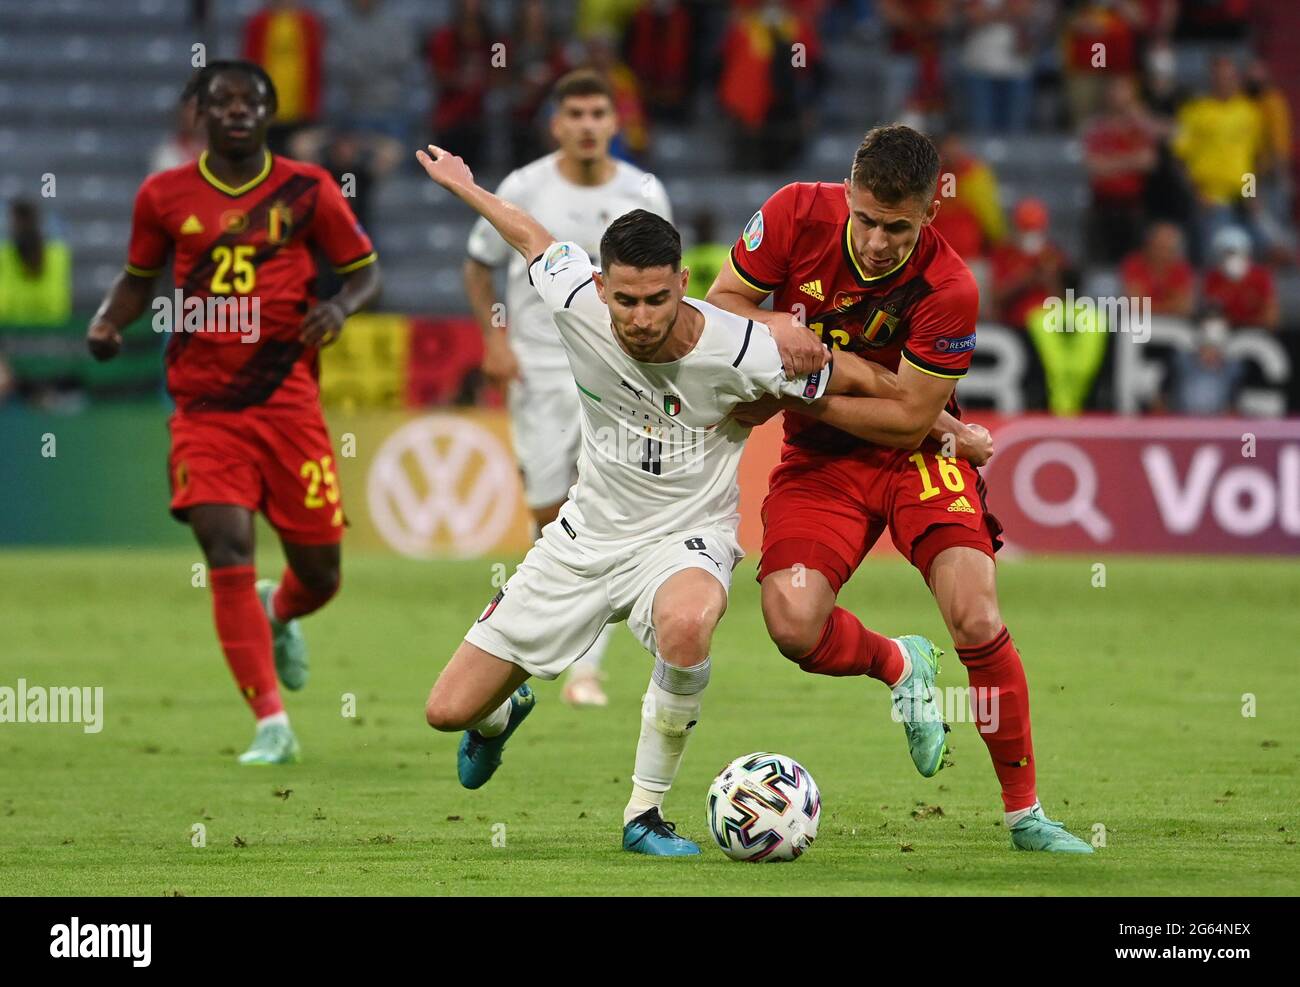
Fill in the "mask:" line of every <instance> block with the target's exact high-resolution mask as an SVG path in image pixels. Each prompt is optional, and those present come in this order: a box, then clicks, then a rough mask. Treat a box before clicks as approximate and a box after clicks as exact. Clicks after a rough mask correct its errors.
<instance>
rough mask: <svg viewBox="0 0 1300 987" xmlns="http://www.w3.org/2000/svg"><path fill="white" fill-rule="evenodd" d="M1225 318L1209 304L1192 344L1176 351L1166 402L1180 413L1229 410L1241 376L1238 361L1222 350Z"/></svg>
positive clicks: (1234, 399) (1208, 413)
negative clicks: (1185, 348) (1191, 347)
mask: <svg viewBox="0 0 1300 987" xmlns="http://www.w3.org/2000/svg"><path fill="white" fill-rule="evenodd" d="M1228 333H1229V329H1228V320H1227V319H1226V318H1224V316H1223V313H1222V312H1219V311H1218V310H1217V309H1215V308H1214V307H1210V308H1209V309H1208V310H1207V311H1206V312H1205V314H1204V315H1203V317H1202V318H1201V322H1200V325H1199V326H1198V327H1197V330H1196V336H1197V339H1196V342H1195V347H1194V348H1193V349H1191V350H1183V349H1180V350H1176V351H1175V352H1174V355H1173V363H1172V366H1171V367H1170V371H1171V372H1170V375H1169V385H1168V394H1169V398H1168V404H1169V407H1170V410H1172V411H1175V412H1178V413H1179V414H1183V415H1223V414H1227V413H1229V412H1231V411H1232V408H1233V405H1234V403H1235V402H1236V397H1237V392H1238V389H1239V388H1240V386H1241V381H1242V378H1243V376H1244V375H1245V366H1244V364H1243V363H1242V361H1241V360H1230V359H1228V357H1227V355H1226V353H1225V352H1224V347H1225V346H1226V344H1227V342H1228Z"/></svg>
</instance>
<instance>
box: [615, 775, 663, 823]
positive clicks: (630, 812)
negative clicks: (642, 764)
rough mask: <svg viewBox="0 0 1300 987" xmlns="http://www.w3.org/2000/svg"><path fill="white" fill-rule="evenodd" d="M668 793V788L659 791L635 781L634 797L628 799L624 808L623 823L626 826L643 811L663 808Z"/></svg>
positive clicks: (633, 785)
mask: <svg viewBox="0 0 1300 987" xmlns="http://www.w3.org/2000/svg"><path fill="white" fill-rule="evenodd" d="M667 794H668V791H667V789H665V790H664V791H662V792H657V791H654V790H652V789H649V788H642V787H641V786H640V785H638V784H636V782H633V783H632V797H631V798H630V799H628V802H627V808H625V809H624V810H623V825H625V826H626V825H627V824H628V823H630V822H631V821H632V820H633V819H635V818H636V817H637V816H639V815H641V813H643V812H647V811H649V810H650V809H659V808H662V807H663V804H664V796H665V795H667Z"/></svg>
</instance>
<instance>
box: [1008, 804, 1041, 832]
mask: <svg viewBox="0 0 1300 987" xmlns="http://www.w3.org/2000/svg"><path fill="white" fill-rule="evenodd" d="M1041 808H1042V806H1041V805H1039V804H1038V803H1037V802H1035V803H1034V804H1033V805H1031V806H1030V807H1029V808H1028V809H1017V810H1016V811H1015V812H1007V813H1004V815H1003V820H1004V821H1005V822H1006V824H1007V828H1008V829H1009V828H1011V827H1012V826H1014V825H1015V824H1016V823H1018V822H1020V820H1021V819H1024V818H1025V817H1026V816H1028V815H1029V814H1030V813H1031V812H1033V811H1034V810H1035V809H1041Z"/></svg>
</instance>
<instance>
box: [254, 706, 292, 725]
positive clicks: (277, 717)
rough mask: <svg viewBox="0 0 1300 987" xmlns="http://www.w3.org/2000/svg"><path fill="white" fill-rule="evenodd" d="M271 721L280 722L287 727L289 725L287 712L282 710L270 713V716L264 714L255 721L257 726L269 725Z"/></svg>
mask: <svg viewBox="0 0 1300 987" xmlns="http://www.w3.org/2000/svg"><path fill="white" fill-rule="evenodd" d="M272 723H277V724H280V725H281V726H286V727H287V726H288V725H289V714H288V713H286V712H285V711H284V710H280V712H278V713H272V714H271V715H270V716H264V717H262V718H261V719H260V720H258V721H257V725H258V726H259V727H264V726H269V725H270V724H272Z"/></svg>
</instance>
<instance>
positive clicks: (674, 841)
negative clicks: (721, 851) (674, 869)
mask: <svg viewBox="0 0 1300 987" xmlns="http://www.w3.org/2000/svg"><path fill="white" fill-rule="evenodd" d="M623 849H624V850H629V851H631V852H632V853H644V854H647V855H648V856H651V857H692V856H694V855H695V854H697V853H699V852H700V848H699V847H698V846H696V845H695V844H694V843H692V842H691V841H690V840H688V839H687V838H686V837H684V836H678V835H677V827H676V826H675V825H673V824H672V823H670V822H665V821H664V817H663V816H662V815H660V814H659V810H658V809H646V811H645V812H643V813H641V815H639V816H637V817H636V818H635V819H633V820H632V821H631V822H630V823H628V824H627V825H626V826H624V827H623Z"/></svg>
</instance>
